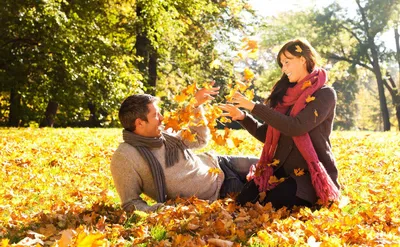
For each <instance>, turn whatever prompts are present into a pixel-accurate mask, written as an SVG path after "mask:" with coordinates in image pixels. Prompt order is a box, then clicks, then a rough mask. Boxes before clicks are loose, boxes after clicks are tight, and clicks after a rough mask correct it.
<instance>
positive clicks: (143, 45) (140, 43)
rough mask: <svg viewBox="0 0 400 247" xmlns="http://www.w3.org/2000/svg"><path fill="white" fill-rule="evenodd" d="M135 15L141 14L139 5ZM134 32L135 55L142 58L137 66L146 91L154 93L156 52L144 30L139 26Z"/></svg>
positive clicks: (155, 84) (139, 15)
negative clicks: (135, 34)
mask: <svg viewBox="0 0 400 247" xmlns="http://www.w3.org/2000/svg"><path fill="white" fill-rule="evenodd" d="M136 15H137V16H138V17H139V18H141V16H142V9H141V7H140V6H137V7H136ZM136 33H137V36H136V42H135V48H136V55H137V56H138V57H141V58H142V60H141V61H139V62H138V68H139V71H140V73H141V74H142V75H143V77H144V81H145V82H146V83H145V84H146V85H147V90H146V91H147V93H149V94H152V95H155V92H156V86H157V52H156V51H155V49H154V47H153V46H152V45H151V42H150V40H149V39H148V37H147V32H146V30H142V29H141V27H138V30H137V31H136Z"/></svg>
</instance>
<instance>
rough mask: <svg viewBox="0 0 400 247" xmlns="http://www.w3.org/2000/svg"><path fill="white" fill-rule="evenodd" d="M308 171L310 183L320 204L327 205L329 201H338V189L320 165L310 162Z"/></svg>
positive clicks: (319, 163)
mask: <svg viewBox="0 0 400 247" xmlns="http://www.w3.org/2000/svg"><path fill="white" fill-rule="evenodd" d="M308 169H309V170H310V174H311V182H312V184H313V186H314V188H315V191H316V193H317V196H318V197H319V198H320V199H321V201H322V203H323V204H327V203H328V202H329V201H337V200H339V196H340V192H339V189H338V188H337V187H336V185H335V184H334V183H333V181H332V179H331V177H330V176H329V174H328V173H327V172H326V169H325V167H324V166H323V165H322V163H321V162H318V163H316V162H310V164H309V166H308Z"/></svg>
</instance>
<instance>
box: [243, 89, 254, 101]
mask: <svg viewBox="0 0 400 247" xmlns="http://www.w3.org/2000/svg"><path fill="white" fill-rule="evenodd" d="M244 95H245V96H246V98H247V99H248V100H253V99H254V90H253V89H252V90H247V91H246V92H245V93H244Z"/></svg>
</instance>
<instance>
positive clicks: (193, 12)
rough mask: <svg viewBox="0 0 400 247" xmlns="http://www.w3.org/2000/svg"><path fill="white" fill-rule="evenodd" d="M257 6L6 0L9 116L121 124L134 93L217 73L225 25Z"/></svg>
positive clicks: (22, 122)
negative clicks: (121, 108) (120, 113)
mask: <svg viewBox="0 0 400 247" xmlns="http://www.w3.org/2000/svg"><path fill="white" fill-rule="evenodd" d="M248 9H249V6H248V5H246V3H245V1H239V0H237V1H236V0H235V1H228V2H225V1H208V0H191V1H134V0H89V1H72V0H49V1H33V0H28V1H22V0H17V1H11V0H5V1H3V2H2V5H1V7H0V36H1V41H0V88H1V100H0V103H1V108H2V110H1V116H3V119H4V118H5V117H7V118H8V120H7V122H8V123H7V124H8V125H9V126H26V125H28V124H29V122H32V121H33V122H36V123H39V122H41V123H42V125H43V126H51V125H52V124H54V122H55V120H56V124H57V125H58V126H71V125H76V124H77V123H79V125H80V126H82V125H85V126H100V125H101V124H102V125H107V124H113V123H114V122H115V121H116V111H117V109H118V105H119V103H120V102H121V101H122V99H123V98H125V97H126V96H127V95H129V94H132V93H142V92H152V93H154V92H156V91H157V90H158V92H161V93H163V92H164V91H168V90H164V88H163V86H165V85H169V86H171V87H174V86H175V85H179V80H181V81H185V80H186V79H185V78H188V79H187V81H188V82H189V81H193V79H198V80H204V79H205V78H210V77H211V75H213V73H215V71H214V70H213V69H211V68H210V66H209V64H210V63H211V62H212V61H213V60H215V59H216V58H218V57H219V56H220V54H219V53H218V52H217V51H216V49H215V47H216V45H217V42H218V40H219V39H220V34H219V33H223V32H224V31H226V32H231V31H232V30H233V29H238V28H242V27H244V26H246V25H245V24H243V23H244V22H243V20H244V19H243V18H242V17H241V13H242V12H243V11H246V12H248V11H247V10H248ZM243 29H244V28H243ZM221 41H223V40H221ZM225 41H226V40H225ZM223 42H224V41H223ZM222 68H224V67H222ZM230 68H232V67H229V66H227V67H226V68H225V69H222V70H221V71H220V72H218V73H220V74H221V73H222V74H223V75H229V69H230ZM218 73H217V75H218ZM156 82H157V83H158V82H161V84H160V85H159V87H158V88H157V87H156ZM178 88H179V87H178ZM167 96H168V95H167ZM169 98H171V97H169ZM4 109H5V110H4ZM56 113H57V114H56ZM43 114H45V117H43Z"/></svg>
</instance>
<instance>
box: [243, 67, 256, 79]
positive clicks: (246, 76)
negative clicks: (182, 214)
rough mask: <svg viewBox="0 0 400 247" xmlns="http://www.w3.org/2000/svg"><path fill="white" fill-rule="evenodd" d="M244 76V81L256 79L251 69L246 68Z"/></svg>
mask: <svg viewBox="0 0 400 247" xmlns="http://www.w3.org/2000/svg"><path fill="white" fill-rule="evenodd" d="M243 74H244V79H245V80H247V81H249V80H251V79H253V78H254V73H253V71H251V70H250V69H249V68H245V69H244V71H243Z"/></svg>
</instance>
